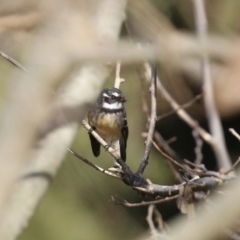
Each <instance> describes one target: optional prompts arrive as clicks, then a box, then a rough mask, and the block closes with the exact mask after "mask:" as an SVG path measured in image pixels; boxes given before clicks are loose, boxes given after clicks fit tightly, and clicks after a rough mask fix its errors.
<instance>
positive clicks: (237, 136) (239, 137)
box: [229, 128, 240, 141]
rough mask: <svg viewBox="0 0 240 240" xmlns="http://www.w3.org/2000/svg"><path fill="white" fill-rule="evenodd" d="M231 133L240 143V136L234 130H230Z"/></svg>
mask: <svg viewBox="0 0 240 240" xmlns="http://www.w3.org/2000/svg"><path fill="white" fill-rule="evenodd" d="M229 132H230V133H232V135H233V136H235V137H236V138H237V139H238V140H239V141H240V135H239V134H238V133H237V132H236V131H235V130H234V129H233V128H229Z"/></svg>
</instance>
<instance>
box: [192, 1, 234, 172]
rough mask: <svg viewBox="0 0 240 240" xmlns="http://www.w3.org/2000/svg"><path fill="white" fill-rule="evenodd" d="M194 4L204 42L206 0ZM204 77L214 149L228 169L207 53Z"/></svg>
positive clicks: (205, 96) (222, 166)
mask: <svg viewBox="0 0 240 240" xmlns="http://www.w3.org/2000/svg"><path fill="white" fill-rule="evenodd" d="M193 6H194V16H195V24H196V30H197V36H198V39H199V41H200V43H201V44H204V41H205V40H206V37H207V18H206V13H205V7H204V1H203V0H194V1H193ZM202 78H203V93H204V105H205V109H206V114H207V118H208V123H209V128H210V132H211V133H212V141H213V150H214V153H215V155H216V158H217V163H218V168H219V170H220V171H226V170H228V169H229V168H231V166H232V164H231V160H230V157H229V155H228V152H227V149H226V144H225V140H224V136H223V130H222V126H221V121H220V118H219V115H218V112H217V110H216V107H215V103H214V96H213V88H212V79H211V72H210V64H209V58H208V56H207V54H206V53H203V57H202Z"/></svg>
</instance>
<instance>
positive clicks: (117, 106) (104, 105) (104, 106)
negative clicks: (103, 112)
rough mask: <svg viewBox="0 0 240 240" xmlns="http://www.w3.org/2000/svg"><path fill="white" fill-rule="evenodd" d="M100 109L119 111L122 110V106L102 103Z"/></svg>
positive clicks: (120, 104)
mask: <svg viewBox="0 0 240 240" xmlns="http://www.w3.org/2000/svg"><path fill="white" fill-rule="evenodd" d="M102 107H103V108H105V109H109V110H120V109H122V108H123V104H122V103H121V102H115V103H107V102H104V103H103V105H102Z"/></svg>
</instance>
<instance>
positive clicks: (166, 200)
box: [112, 195, 178, 208]
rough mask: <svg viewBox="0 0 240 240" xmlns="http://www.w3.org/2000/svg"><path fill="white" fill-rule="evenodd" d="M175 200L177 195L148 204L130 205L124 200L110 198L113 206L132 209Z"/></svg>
mask: <svg viewBox="0 0 240 240" xmlns="http://www.w3.org/2000/svg"><path fill="white" fill-rule="evenodd" d="M177 198H178V195H175V196H172V197H166V198H164V199H158V200H154V201H149V202H144V201H143V202H140V203H130V202H127V201H126V200H117V199H116V198H114V197H112V201H113V202H114V204H117V205H123V206H125V207H130V208H133V207H144V206H149V205H151V204H160V203H163V202H168V201H171V200H174V199H177Z"/></svg>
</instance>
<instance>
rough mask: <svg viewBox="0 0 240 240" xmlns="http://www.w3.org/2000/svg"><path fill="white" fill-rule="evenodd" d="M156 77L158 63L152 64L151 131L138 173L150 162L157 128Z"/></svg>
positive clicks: (141, 172)
mask: <svg viewBox="0 0 240 240" xmlns="http://www.w3.org/2000/svg"><path fill="white" fill-rule="evenodd" d="M156 78H157V68H156V65H155V64H154V66H152V78H151V87H150V92H151V118H150V124H149V131H148V137H147V140H146V147H145V152H144V156H143V158H142V160H141V163H140V166H139V168H138V171H137V172H138V173H139V174H143V172H144V169H145V168H146V166H147V164H148V159H149V154H150V150H151V146H152V139H153V133H154V130H155V124H156V118H157V114H156V111H157V110H156V109H157V100H156Z"/></svg>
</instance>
